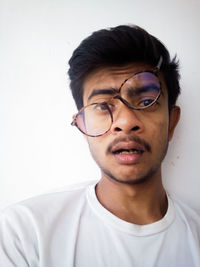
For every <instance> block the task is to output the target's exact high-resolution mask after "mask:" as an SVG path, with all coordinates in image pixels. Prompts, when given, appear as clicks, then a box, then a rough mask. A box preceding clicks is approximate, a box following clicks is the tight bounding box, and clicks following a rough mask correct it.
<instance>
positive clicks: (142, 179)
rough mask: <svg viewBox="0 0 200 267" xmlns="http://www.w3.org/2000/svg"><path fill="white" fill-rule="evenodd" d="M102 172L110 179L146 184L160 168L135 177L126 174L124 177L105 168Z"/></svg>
mask: <svg viewBox="0 0 200 267" xmlns="http://www.w3.org/2000/svg"><path fill="white" fill-rule="evenodd" d="M102 172H103V173H104V174H105V176H106V177H107V178H108V179H110V180H113V181H115V182H118V183H121V184H129V185H134V184H144V183H146V182H148V181H149V180H151V179H153V178H154V177H156V173H157V172H158V168H156V169H152V170H149V171H148V172H147V173H146V174H140V175H135V177H133V176H132V177H131V176H129V177H127V176H126V175H124V176H123V177H120V176H119V175H114V174H113V173H111V172H110V171H108V170H105V169H103V170H102Z"/></svg>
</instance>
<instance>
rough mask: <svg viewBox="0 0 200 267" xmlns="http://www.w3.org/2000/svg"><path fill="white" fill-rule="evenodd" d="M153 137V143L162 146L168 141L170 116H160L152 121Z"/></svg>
mask: <svg viewBox="0 0 200 267" xmlns="http://www.w3.org/2000/svg"><path fill="white" fill-rule="evenodd" d="M150 128H151V137H150V138H151V139H150V141H151V142H152V144H155V146H156V145H158V146H162V145H165V144H166V142H168V135H169V121H168V117H167V116H166V117H163V118H160V119H159V120H156V121H153V122H152V123H151V126H150Z"/></svg>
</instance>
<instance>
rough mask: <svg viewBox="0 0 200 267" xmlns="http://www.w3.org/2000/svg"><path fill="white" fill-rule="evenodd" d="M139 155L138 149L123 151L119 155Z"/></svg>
mask: <svg viewBox="0 0 200 267" xmlns="http://www.w3.org/2000/svg"><path fill="white" fill-rule="evenodd" d="M138 153H139V150H136V149H129V150H123V151H120V152H119V154H138Z"/></svg>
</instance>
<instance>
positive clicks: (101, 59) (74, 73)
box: [68, 25, 180, 109]
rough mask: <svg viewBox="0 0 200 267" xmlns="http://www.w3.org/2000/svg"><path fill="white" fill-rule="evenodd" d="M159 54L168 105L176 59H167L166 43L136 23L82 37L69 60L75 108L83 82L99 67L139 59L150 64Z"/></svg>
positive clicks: (175, 87)
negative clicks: (161, 60) (161, 59)
mask: <svg viewBox="0 0 200 267" xmlns="http://www.w3.org/2000/svg"><path fill="white" fill-rule="evenodd" d="M160 56H162V58H163V62H162V65H161V72H162V73H163V76H164V80H165V83H166V85H167V90H168V96H169V102H168V103H169V108H171V107H172V106H174V105H175V103H176V100H177V97H178V95H179V93H180V87H179V73H178V63H177V62H176V60H175V58H174V59H173V60H170V55H169V52H168V50H167V49H166V47H165V46H164V45H163V44H162V43H161V42H160V41H159V40H158V39H157V38H155V37H154V36H152V35H150V34H149V33H148V32H146V31H145V30H144V29H142V28H140V27H138V26H126V25H122V26H118V27H115V28H110V29H105V30H100V31H96V32H94V33H93V34H92V35H91V36H89V37H88V38H86V39H85V40H83V41H82V43H81V44H80V45H79V46H78V47H77V49H75V51H74V53H73V55H72V57H71V59H70V60H69V65H70V68H69V71H68V74H69V77H70V88H71V90H72V95H73V97H74V100H75V102H76V105H77V108H78V109H80V108H81V107H82V106H83V83H84V80H85V79H86V77H87V76H88V75H89V74H90V73H91V72H93V71H94V70H97V69H99V68H102V67H107V66H121V65H126V64H130V63H137V62H143V63H147V64H149V65H150V66H152V67H154V66H156V64H157V63H158V60H159V58H160Z"/></svg>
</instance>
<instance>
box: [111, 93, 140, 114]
mask: <svg viewBox="0 0 200 267" xmlns="http://www.w3.org/2000/svg"><path fill="white" fill-rule="evenodd" d="M113 99H118V100H120V101H121V102H122V103H123V104H124V105H125V106H126V107H127V108H129V109H131V110H133V109H137V108H135V107H133V106H131V104H130V103H129V102H128V101H127V100H126V99H124V98H123V97H122V96H121V92H119V94H118V95H116V96H114V97H113Z"/></svg>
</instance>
